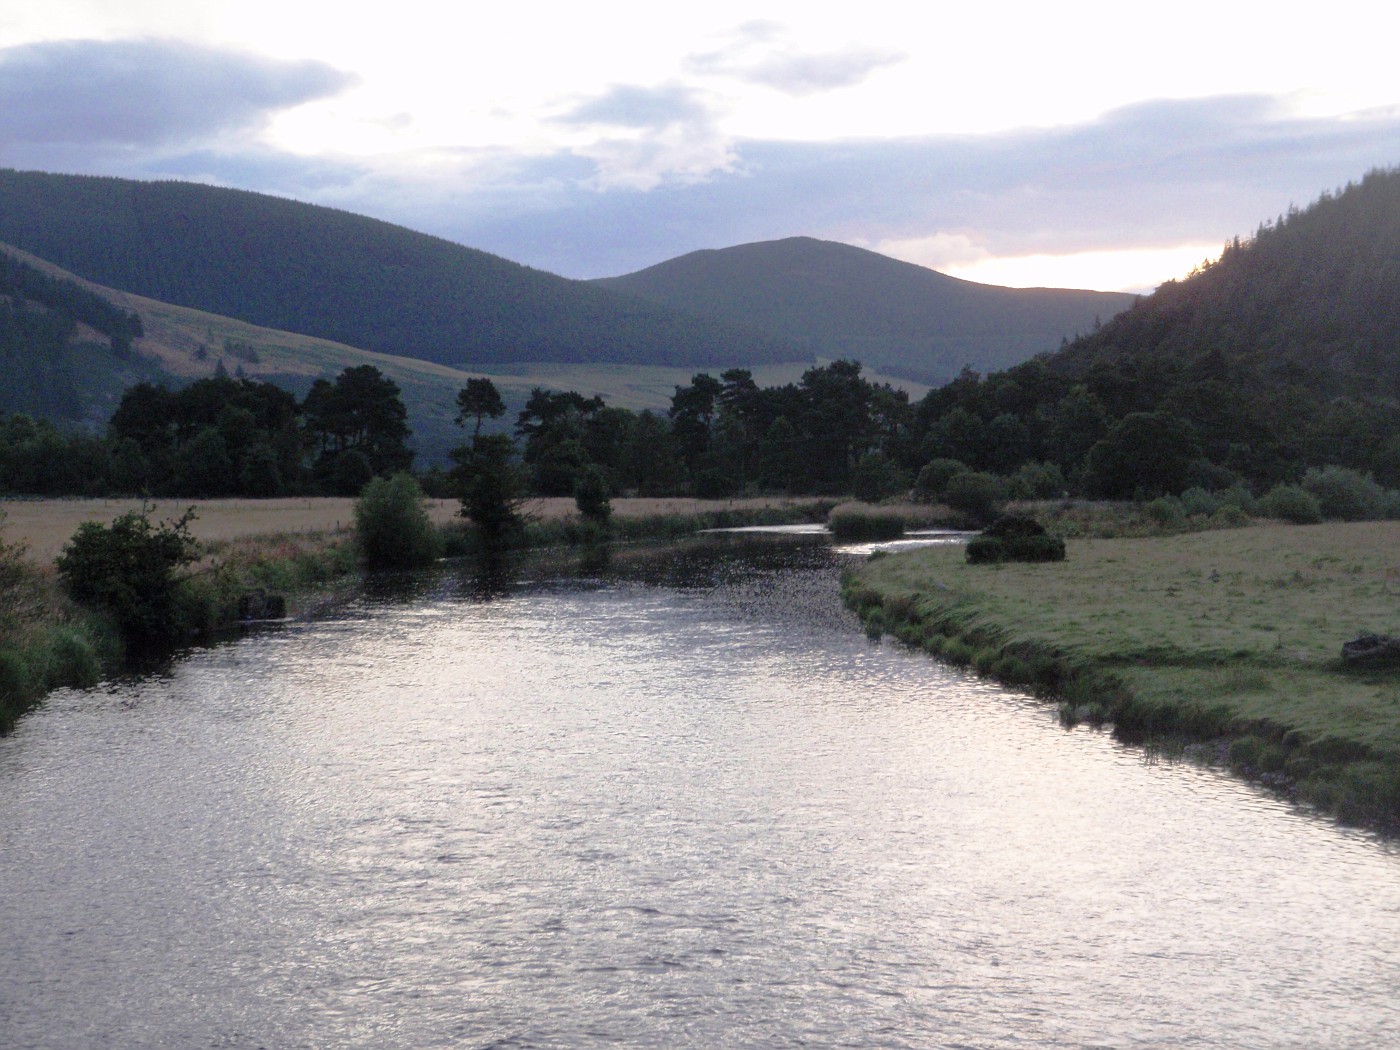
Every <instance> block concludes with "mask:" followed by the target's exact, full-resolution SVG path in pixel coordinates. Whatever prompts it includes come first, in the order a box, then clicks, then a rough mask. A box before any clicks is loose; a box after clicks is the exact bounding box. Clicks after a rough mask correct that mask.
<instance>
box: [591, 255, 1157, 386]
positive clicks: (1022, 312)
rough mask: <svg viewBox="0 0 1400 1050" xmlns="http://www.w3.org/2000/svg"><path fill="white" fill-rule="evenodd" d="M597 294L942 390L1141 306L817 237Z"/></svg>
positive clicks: (658, 269)
mask: <svg viewBox="0 0 1400 1050" xmlns="http://www.w3.org/2000/svg"><path fill="white" fill-rule="evenodd" d="M594 283H595V284H599V285H601V286H603V287H605V288H611V289H614V290H616V291H621V292H628V293H630V294H632V295H637V296H640V297H642V298H644V299H649V300H651V301H653V302H657V303H660V304H662V305H663V306H669V307H673V308H675V309H677V310H684V311H686V312H688V313H691V314H695V315H696V316H698V317H708V318H712V319H715V320H721V321H729V322H732V323H743V324H747V325H751V326H752V327H754V328H758V329H761V330H762V331H765V332H768V333H769V334H771V335H773V336H775V337H780V338H784V339H789V340H792V341H794V342H797V343H799V344H801V345H802V346H805V347H807V348H809V350H810V351H811V353H812V354H813V355H814V356H815V357H816V358H817V359H819V360H832V359H838V358H845V359H847V360H857V361H862V362H864V363H865V364H866V365H867V366H868V367H870V368H872V369H875V370H877V371H880V372H884V373H886V374H888V375H895V376H900V377H902V378H905V379H912V380H914V381H916V382H920V383H925V384H928V385H932V386H939V385H942V384H943V383H946V382H948V381H949V380H950V379H952V378H953V377H954V376H956V375H957V374H958V373H959V372H960V371H961V370H962V369H963V368H964V367H965V366H971V367H973V368H976V369H979V370H983V371H985V370H990V369H997V368H1007V367H1009V366H1011V365H1015V364H1019V363H1020V362H1022V361H1024V360H1026V359H1027V358H1029V357H1031V356H1033V355H1035V354H1037V353H1040V352H1041V351H1044V350H1049V349H1052V348H1054V347H1055V346H1056V345H1057V344H1058V343H1059V342H1060V340H1061V338H1062V337H1064V336H1066V335H1072V334H1074V333H1076V332H1088V331H1092V330H1093V329H1094V328H1095V327H1096V326H1097V324H1098V323H1099V322H1101V321H1106V320H1108V319H1109V318H1110V317H1112V316H1113V315H1115V314H1117V313H1118V312H1120V311H1121V310H1124V309H1126V308H1127V307H1128V306H1129V305H1131V303H1132V301H1133V296H1131V295H1128V294H1125V293H1120V292H1091V291H1076V290H1072V289H1066V288H999V287H995V286H993V285H986V284H976V283H973V282H971V281H963V280H959V279H957V278H955V277H949V276H948V275H947V274H942V273H937V272H936V271H934V270H930V269H928V268H927V267H923V266H915V265H913V264H911V263H906V262H900V261H899V260H897V259H891V258H889V257H888V256H884V255H880V254H878V253H876V252H871V251H866V250H865V249H863V248H855V247H852V246H851V245H849V244H837V243H835V242H832V241H820V240H815V239H813V238H811V237H788V238H785V239H783V240H777V241H762V242H759V243H756V244H741V245H737V246H735V247H733V248H720V249H716V250H707V251H698V252H691V253H690V254H688V255H682V256H680V257H679V258H676V259H670V260H668V261H666V262H663V263H659V264H657V265H656V266H651V267H648V268H647V269H645V270H639V271H637V272H636V273H631V274H627V275H625V276H622V277H609V278H606V279H603V280H599V281H596V282H594Z"/></svg>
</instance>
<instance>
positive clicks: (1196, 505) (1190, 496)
mask: <svg viewBox="0 0 1400 1050" xmlns="http://www.w3.org/2000/svg"><path fill="white" fill-rule="evenodd" d="M1181 509H1182V510H1184V511H1185V512H1186V513H1187V515H1189V516H1190V517H1193V518H1194V517H1196V516H1197V515H1204V516H1206V517H1210V516H1211V515H1212V514H1214V513H1215V512H1216V511H1217V510H1219V509H1220V500H1219V499H1218V498H1216V497H1215V496H1213V495H1211V493H1209V492H1207V491H1206V490H1205V489H1203V488H1201V487H1200V486H1199V485H1193V486H1192V487H1191V488H1189V489H1187V490H1186V491H1185V492H1183V493H1182V494H1181Z"/></svg>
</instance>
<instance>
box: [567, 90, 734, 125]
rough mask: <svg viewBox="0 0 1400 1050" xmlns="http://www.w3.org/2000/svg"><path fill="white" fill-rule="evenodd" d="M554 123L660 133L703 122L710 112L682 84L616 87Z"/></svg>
mask: <svg viewBox="0 0 1400 1050" xmlns="http://www.w3.org/2000/svg"><path fill="white" fill-rule="evenodd" d="M554 119H555V121H556V122H558V123H561V124H576V125H607V126H610V127H618V128H641V129H659V128H665V127H669V126H671V125H673V124H684V123H693V122H696V121H706V120H708V119H709V111H708V110H707V109H706V107H705V105H704V103H703V102H702V101H701V100H700V96H699V95H698V93H697V92H695V91H694V90H693V89H691V88H688V87H685V86H683V85H681V84H667V85H663V86H661V87H639V86H637V85H635V84H616V85H614V86H613V87H611V88H610V89H609V90H608V91H607V92H606V93H605V94H603V95H600V96H598V97H597V98H591V99H588V100H586V101H583V102H580V103H578V104H577V105H575V106H574V107H573V108H572V109H570V110H569V111H568V112H567V113H564V114H562V115H560V116H558V117H556V118H554Z"/></svg>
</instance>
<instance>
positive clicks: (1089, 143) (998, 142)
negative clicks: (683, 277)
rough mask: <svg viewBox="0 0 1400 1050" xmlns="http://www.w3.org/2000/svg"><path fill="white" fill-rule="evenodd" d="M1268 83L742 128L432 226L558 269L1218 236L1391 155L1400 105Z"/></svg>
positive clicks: (1023, 250) (610, 270)
mask: <svg viewBox="0 0 1400 1050" xmlns="http://www.w3.org/2000/svg"><path fill="white" fill-rule="evenodd" d="M1285 112H1286V111H1285V108H1284V106H1283V104H1282V102H1280V100H1277V99H1272V98H1267V97H1230V98H1214V99H1198V100H1188V101H1168V102H1152V103H1146V104H1142V105H1138V106H1132V107H1129V108H1126V109H1123V110H1119V111H1116V112H1113V113H1110V114H1106V115H1105V116H1104V117H1103V118H1101V119H1099V120H1096V121H1093V122H1090V123H1086V124H1083V125H1076V126H1071V127H1064V128H1051V129H1028V130H1022V131H1015V132H1007V133H1004V134H999V135H993V136H936V137H926V138H915V139H905V140H898V141H861V142H837V143H783V142H745V143H740V144H739V145H738V147H737V154H738V163H737V165H736V168H735V171H734V172H733V173H721V174H718V175H716V176H714V177H712V178H710V179H709V180H707V181H705V182H702V183H696V184H691V185H678V186H666V187H663V188H659V189H656V190H653V191H651V192H647V193H627V192H617V191H614V192H609V193H605V194H598V193H593V192H590V191H588V190H587V189H584V188H581V187H576V186H574V185H571V184H569V183H559V184H558V192H557V195H556V196H555V198H554V200H553V202H552V205H551V204H547V203H545V202H544V201H543V200H541V199H540V198H539V197H538V196H537V197H535V198H534V199H532V201H531V205H530V208H529V209H528V212H526V211H520V212H515V211H513V210H512V209H511V207H510V204H509V200H508V199H503V198H499V197H498V198H497V199H495V200H494V201H493V210H490V211H488V210H485V209H480V210H478V209H475V208H471V207H470V206H468V207H467V208H466V209H465V210H461V211H458V212H457V213H456V215H455V216H454V218H453V220H452V226H451V228H450V230H447V231H446V232H444V231H443V230H442V229H439V230H438V231H436V232H442V233H443V235H444V236H450V237H453V238H454V239H458V240H464V241H466V242H467V243H470V244H473V245H476V246H478V247H482V248H485V249H487V250H490V251H495V252H499V253H500V254H503V255H506V256H508V257H510V258H513V259H517V260H520V261H522V262H527V263H530V264H531V265H534V266H539V267H542V268H544V269H549V270H553V271H555V272H558V273H564V274H566V275H569V276H579V277H587V276H604V275H608V274H614V273H622V272H626V271H628V270H633V269H637V268H639V267H642V266H646V265H650V264H652V263H655V262H659V261H661V260H662V259H665V258H668V257H671V256H674V255H678V254H681V253H683V252H687V251H693V250H695V249H697V248H711V247H723V246H725V245H729V244H737V243H742V242H744V241H753V240H762V239H767V238H773V237H785V236H791V235H794V234H807V235H811V236H816V237H825V238H829V239H832V240H848V241H852V242H861V243H876V242H878V241H880V240H884V239H887V238H905V237H919V236H932V235H934V234H939V233H948V234H967V235H969V236H971V237H974V238H975V239H976V240H977V242H978V243H980V244H983V245H985V246H986V247H987V248H988V249H989V250H990V251H992V252H994V253H998V254H1031V253H1036V252H1044V251H1052V252H1072V251H1094V250H1111V249H1114V248H1120V247H1137V246H1142V245H1144V244H1160V245H1164V246H1166V245H1172V244H1180V243H1184V242H1190V241H1197V242H1203V243H1223V242H1224V240H1226V239H1227V238H1229V237H1231V236H1234V235H1235V234H1241V235H1248V234H1250V233H1252V232H1253V230H1254V228H1255V227H1256V226H1257V225H1258V224H1259V222H1261V221H1262V220H1265V219H1268V218H1270V217H1271V216H1274V215H1276V214H1277V213H1278V212H1280V211H1283V210H1285V209H1286V208H1287V206H1288V204H1289V203H1290V202H1293V203H1297V204H1299V205H1303V204H1306V203H1307V202H1309V201H1311V200H1313V199H1315V198H1316V197H1317V196H1318V195H1319V194H1320V193H1321V192H1322V191H1323V190H1325V189H1331V188H1334V187H1336V186H1338V185H1341V184H1342V183H1344V182H1346V181H1347V180H1349V179H1355V178H1359V177H1360V176H1361V175H1363V174H1364V173H1365V172H1366V171H1367V170H1369V169H1370V168H1373V167H1377V166H1384V165H1389V164H1394V163H1395V162H1396V160H1397V158H1396V152H1395V150H1396V144H1397V142H1400V111H1383V112H1377V113H1371V114H1353V115H1351V116H1350V117H1349V118H1346V119H1341V118H1337V119H1332V118H1328V119H1321V118H1287V117H1285V116H1283V115H1282V114H1283V113H1285Z"/></svg>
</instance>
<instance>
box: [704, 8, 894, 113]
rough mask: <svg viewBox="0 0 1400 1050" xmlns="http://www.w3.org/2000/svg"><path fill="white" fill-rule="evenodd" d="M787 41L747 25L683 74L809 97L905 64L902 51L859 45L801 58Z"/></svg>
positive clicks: (771, 28) (764, 26)
mask: <svg viewBox="0 0 1400 1050" xmlns="http://www.w3.org/2000/svg"><path fill="white" fill-rule="evenodd" d="M786 35H787V34H786V31H785V30H784V28H783V27H782V26H781V25H779V24H778V23H776V22H766V21H755V22H746V23H745V24H743V25H741V26H739V27H738V28H737V29H735V30H734V32H733V34H732V38H731V42H730V43H729V44H727V45H726V46H724V47H722V48H719V49H718V50H715V51H707V52H703V53H700V54H695V55H691V56H690V57H689V58H688V59H687V60H686V68H687V69H689V70H690V71H691V72H694V73H702V74H718V75H721V76H728V77H732V78H734V79H735V80H739V81H742V82H744V83H749V84H762V85H764V86H765V87H771V88H775V89H777V90H778V91H782V92H785V93H787V94H789V95H811V94H816V93H817V92H820V91H832V90H835V89H836V88H843V87H850V86H852V85H853V84H859V83H860V82H861V81H862V80H864V79H865V78H866V77H868V76H869V75H870V74H871V73H873V72H874V71H875V70H877V69H879V68H881V67H882V66H889V65H896V64H898V63H900V62H903V61H905V59H906V58H908V56H907V55H906V54H904V53H903V52H902V51H894V50H891V49H889V48H875V47H865V46H862V45H859V44H852V45H850V46H848V47H844V48H841V49H840V50H837V51H826V52H820V53H813V52H803V51H800V50H798V49H797V48H795V47H793V46H791V45H790V44H788V43H786V41H785V38H786Z"/></svg>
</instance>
